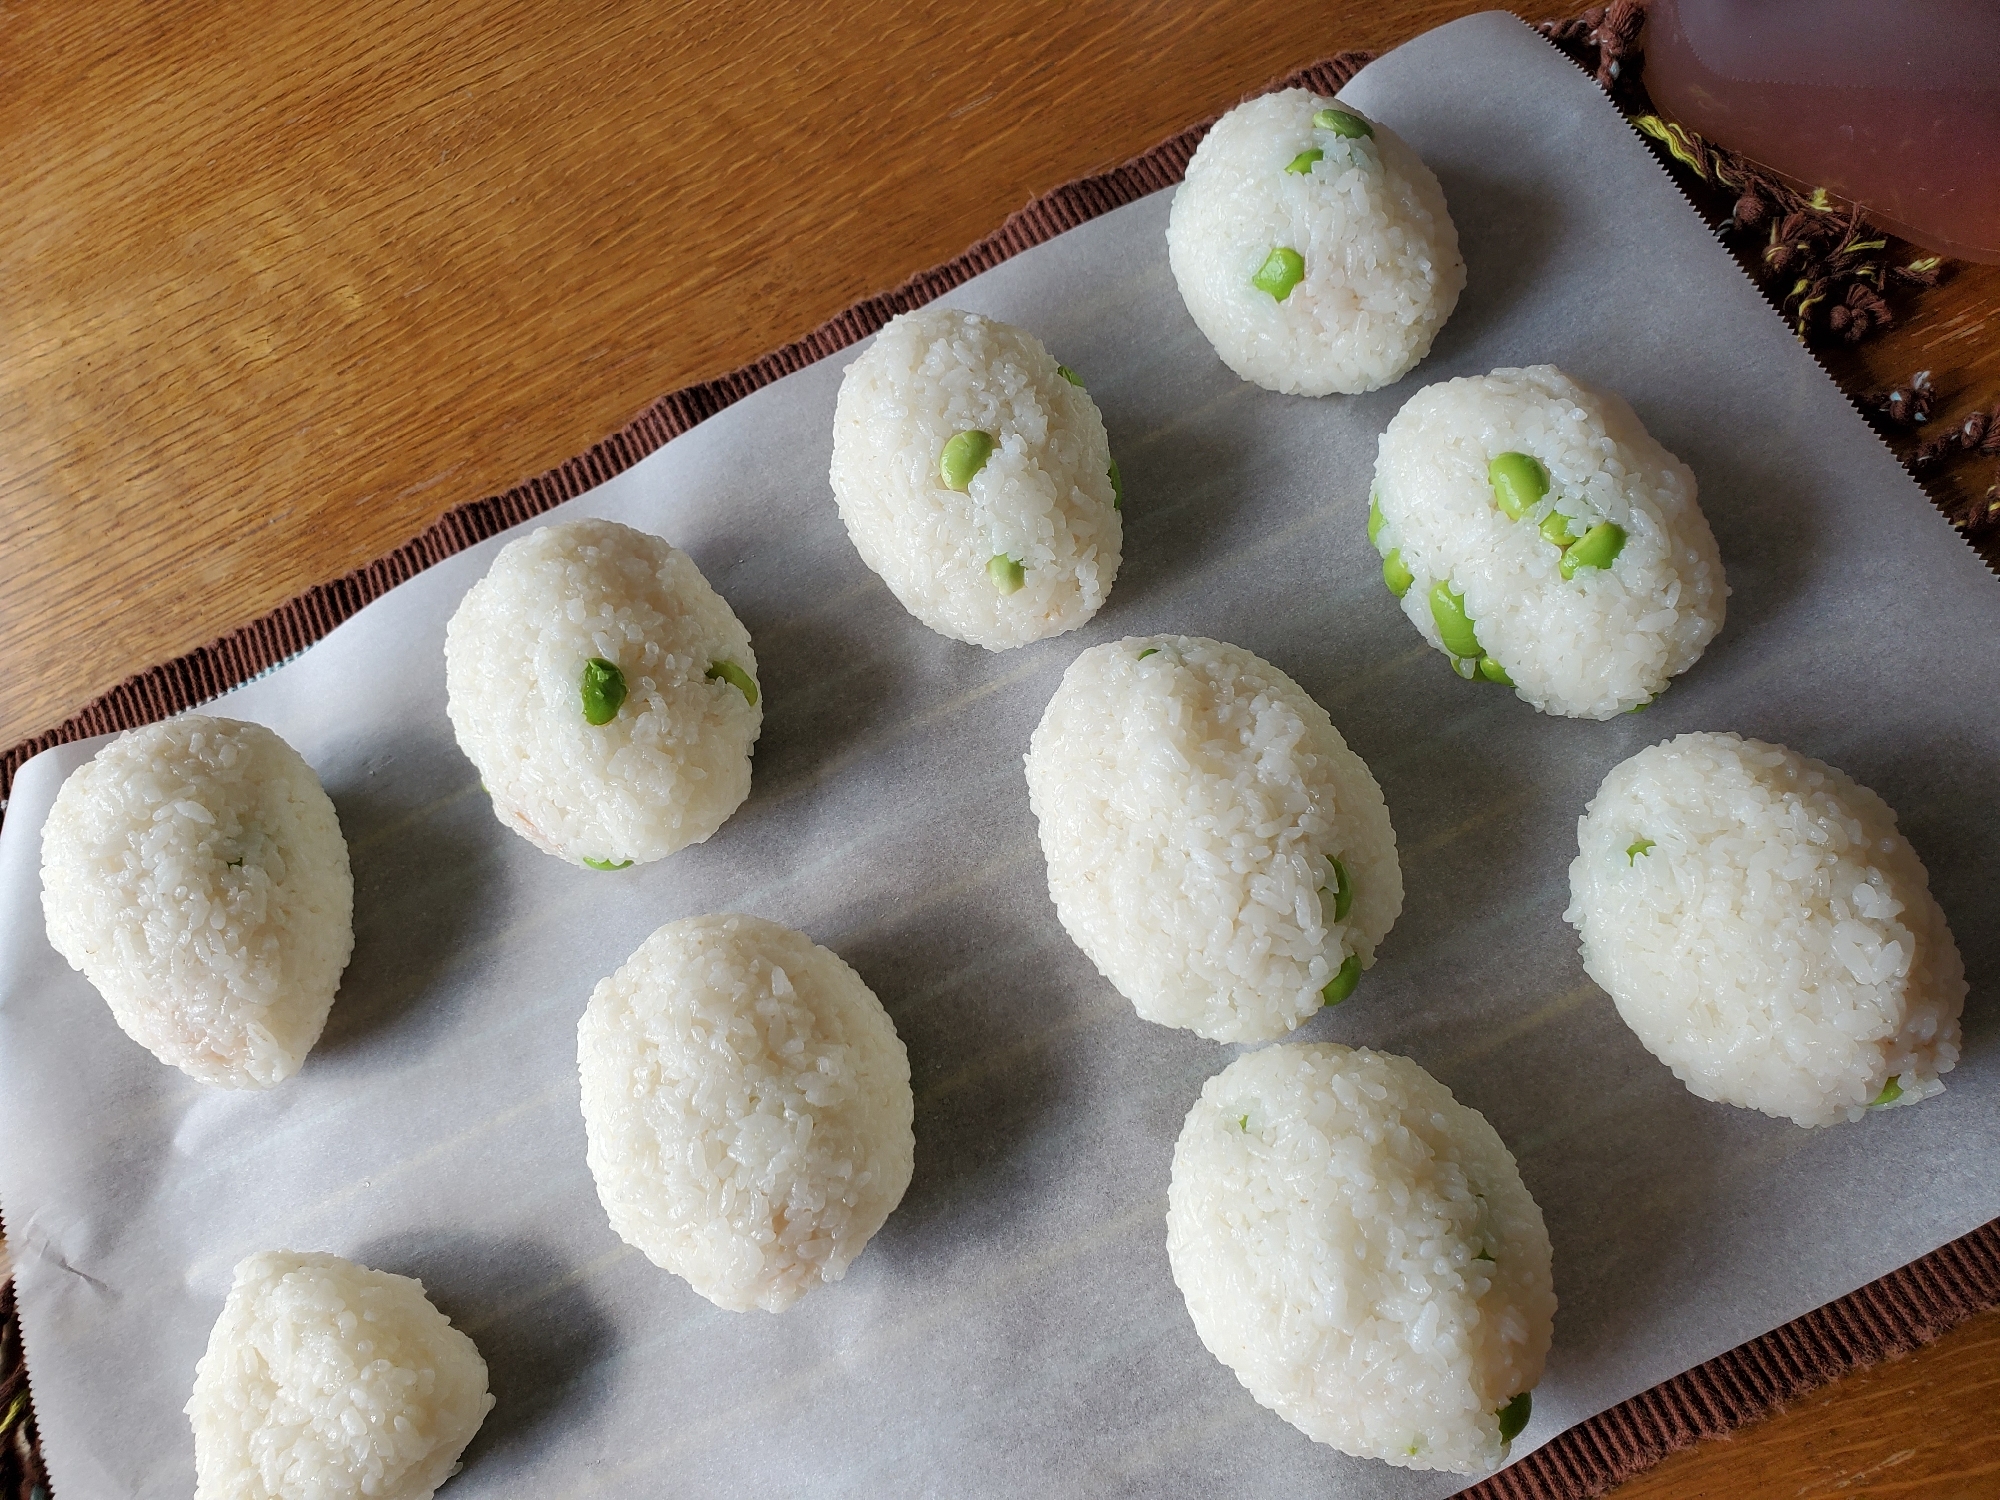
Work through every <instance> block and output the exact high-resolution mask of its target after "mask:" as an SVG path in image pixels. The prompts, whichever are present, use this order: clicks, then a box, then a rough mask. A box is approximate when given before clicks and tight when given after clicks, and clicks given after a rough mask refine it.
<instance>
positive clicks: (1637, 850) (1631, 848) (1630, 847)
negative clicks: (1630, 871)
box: [1625, 837, 1653, 865]
mask: <svg viewBox="0 0 2000 1500" xmlns="http://www.w3.org/2000/svg"><path fill="white" fill-rule="evenodd" d="M1652 847H1653V841H1652V840H1651V839H1649V838H1643V837H1642V838H1636V839H1634V840H1632V842H1631V843H1629V844H1627V845H1626V846H1625V863H1626V864H1628V865H1632V864H1637V863H1638V862H1639V856H1640V855H1642V854H1644V853H1645V852H1646V851H1647V850H1648V849H1650V848H1652Z"/></svg>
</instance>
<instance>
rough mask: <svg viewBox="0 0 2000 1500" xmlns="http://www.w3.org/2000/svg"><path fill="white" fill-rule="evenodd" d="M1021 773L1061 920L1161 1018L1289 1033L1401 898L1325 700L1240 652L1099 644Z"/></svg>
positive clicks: (1366, 794)
mask: <svg viewBox="0 0 2000 1500" xmlns="http://www.w3.org/2000/svg"><path fill="white" fill-rule="evenodd" d="M1027 776H1028V805H1029V807H1030V808H1032V809H1033V811H1034V814H1035V818H1036V820H1037V823H1038V826H1039V830H1040V834H1041V842H1042V853H1043V855H1044V856H1045V858H1046V859H1047V861H1048V871H1049V896H1050V899H1051V900H1053V901H1054V903H1055V908H1056V915H1057V917H1058V918H1060V919H1061V921H1062V924H1063V927H1064V929H1065V930H1067V931H1068V933H1069V935H1070V936H1071V937H1072V938H1074V939H1075V940H1076V944H1077V946H1078V947H1079V948H1081V949H1082V950H1083V952H1084V954H1085V955H1086V956H1087V957H1088V958H1089V959H1090V961H1091V962H1092V963H1094V964H1095V965H1096V966H1097V969H1098V972H1099V973H1101V974H1103V975H1104V977H1105V978H1106V979H1108V980H1110V981H1111V983H1112V984H1113V985H1115V986H1116V987H1117V989H1118V991H1119V992H1120V993H1121V994H1123V995H1124V996H1125V997H1126V998H1127V999H1128V1000H1130V1001H1131V1002H1132V1005H1133V1008H1134V1009H1135V1010H1137V1011H1138V1013H1139V1014H1140V1015H1141V1016H1144V1017H1145V1018H1146V1019H1147V1020H1149V1021H1158V1022H1160V1023H1161V1024H1162V1025H1166V1026H1179V1027H1184V1028H1186V1029H1188V1030H1190V1031H1194V1032H1196V1033H1198V1034H1200V1035H1202V1036H1205V1037H1211V1038H1213V1039H1215V1040H1217V1041H1225V1042H1251V1041H1266V1040H1269V1039H1270V1038H1272V1037H1278V1036H1283V1035H1284V1034H1285V1033H1286V1032H1288V1031H1291V1030H1292V1029H1293V1028H1294V1027H1296V1026H1297V1025H1298V1024H1299V1023H1300V1022H1301V1021H1303V1020H1305V1019H1306V1018H1307V1017H1308V1016H1310V1015H1312V1014H1313V1013H1314V1012H1315V1011H1317V1010H1318V1009H1319V1008H1320V1007H1321V1006H1323V1005H1328V1004H1338V1003H1339V1002H1340V1001H1342V1000H1345V999H1346V998H1347V997H1348V995H1349V994H1350V993H1352V991H1353V989H1354V987H1355V985H1356V983H1357V982H1358V981H1359V979H1360V977H1361V973H1362V971H1363V970H1364V969H1367V968H1369V967H1371V966H1372V965H1373V964H1374V962H1375V949H1376V945H1377V944H1379V943H1380V942H1381V941H1382V939H1383V937H1384V936H1385V935H1386V934H1387V933H1388V931H1389V928H1390V926H1391V925H1392V924H1393V923H1394V922H1395V920H1396V917H1397V915H1398V913H1400V912H1401V911H1402V909H1403V875H1402V869H1401V867H1400V866H1399V865H1398V863H1397V860H1396V834H1395V830H1394V829H1392V828H1391V827H1390V826H1389V809H1388V806H1387V804H1386V803H1384V801H1383V800H1382V789H1381V788H1380V787H1379V786H1377V785H1376V782H1375V778H1374V777H1373V776H1372V775H1370V774H1369V771H1368V767H1367V765H1366V764H1365V763H1364V762H1363V761H1362V759H1361V757H1360V756H1358V755H1356V754H1355V753H1354V752H1353V751H1352V750H1350V749H1348V748H1347V742H1346V741H1345V740H1344V739H1342V738H1341V735H1340V731H1339V730H1337V729H1335V728H1334V727H1333V721H1332V720H1331V719H1329V718H1328V717H1327V714H1326V710H1325V709H1323V708H1321V707H1320V706H1319V705H1318V704H1317V703H1315V702H1314V701H1313V700H1312V699H1311V698H1310V697H1309V696H1307V694H1306V691H1305V689H1303V688H1301V687H1300V686H1299V685H1298V684H1297V683H1295V682H1293V681H1292V679H1291V678H1289V677H1287V676H1286V675H1285V674H1284V673H1283V672H1281V671H1279V670H1278V669H1277V668H1276V667H1274V666H1272V665H1271V664H1270V663H1269V662H1267V661H1263V660H1261V659H1259V658H1258V657H1256V656H1254V655H1252V654H1251V653H1250V652H1248V651H1245V650H1243V649H1242V648H1241V647H1239V646H1230V645H1225V644H1224V643H1222V642H1220V641H1211V640H1205V639H1203V638H1201V637H1199V636H1184V635H1162V636H1147V637H1139V638H1131V639H1127V640H1123V641H1119V642H1117V643H1116V644H1113V645H1104V646H1093V647H1092V648H1091V649H1090V650H1088V651H1085V652H1084V653H1083V654H1082V655H1080V656H1078V657H1077V659H1076V660H1075V661H1074V662H1072V663H1071V664H1070V667H1069V670H1068V671H1067V672H1065V673H1064V674H1063V680H1062V684H1061V686H1059V687H1058V688H1057V689H1056V693H1055V696H1054V698H1052V699H1051V700H1050V702H1049V706H1048V708H1047V710H1046V711H1045V712H1044V713H1043V715H1042V721H1041V723H1040V725H1039V726H1037V728H1036V730H1035V732H1034V735H1033V737H1032V738H1031V740H1030V741H1029V746H1028V754H1027Z"/></svg>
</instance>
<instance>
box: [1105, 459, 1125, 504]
mask: <svg viewBox="0 0 2000 1500" xmlns="http://www.w3.org/2000/svg"><path fill="white" fill-rule="evenodd" d="M1104 472H1105V474H1106V475H1107V476H1109V478H1110V480H1111V508H1112V509H1113V510H1123V509H1124V508H1125V476H1124V475H1122V474H1120V473H1119V472H1118V460H1117V459H1115V458H1114V459H1112V460H1111V463H1110V465H1109V466H1108V467H1107V468H1106V469H1105V471H1104Z"/></svg>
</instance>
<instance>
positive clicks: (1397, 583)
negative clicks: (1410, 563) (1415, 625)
mask: <svg viewBox="0 0 2000 1500" xmlns="http://www.w3.org/2000/svg"><path fill="white" fill-rule="evenodd" d="M1382 581H1383V582H1384V583H1386V584H1388V585H1389V592H1390V593H1392V594H1394V595H1395V596H1396V597H1397V598H1398V599H1400V598H1402V597H1403V595H1405V594H1407V593H1409V591H1410V585H1411V584H1413V583H1415V582H1416V581H1417V578H1416V575H1415V574H1414V573H1412V572H1411V571H1410V570H1409V569H1408V568H1406V567H1404V566H1403V551H1402V549H1401V548H1400V547H1391V548H1390V549H1389V550H1388V551H1387V552H1386V553H1385V554H1383V557H1382Z"/></svg>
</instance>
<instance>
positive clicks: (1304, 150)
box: [1167, 89, 1465, 396]
mask: <svg viewBox="0 0 2000 1500" xmlns="http://www.w3.org/2000/svg"><path fill="white" fill-rule="evenodd" d="M1167 259H1168V262H1169V264H1170V265H1171V267H1172V269H1173V273H1174V280H1175V282H1176V283H1178V284H1179V287H1180V292H1181V298H1182V300H1183V301H1184V302H1186V304H1187V309H1188V312H1189V314H1190V315H1191V316H1192V317H1193V318H1194V321H1195V325H1196V326H1197V327H1199V328H1200V329H1201V331H1202V333H1203V335H1204V336H1206V337H1207V339H1208V341H1209V343H1211V344H1212V345H1214V346H1215V352H1216V353H1217V354H1219V355H1220V356H1221V357H1222V361H1223V363H1224V364H1226V365H1228V366H1229V368H1230V369H1232V370H1234V371H1235V372H1236V373H1237V374H1238V375H1241V376H1242V377H1243V378H1244V379H1245V380H1249V381H1254V382H1255V383H1256V384H1258V385H1260V386H1263V387H1264V388H1265V389H1266V390H1272V391H1283V392H1285V393H1287V394H1290V395H1305V396H1325V395H1329V394H1331V393H1333V392H1336V391H1339V392H1346V393H1350V394H1352V393H1356V392H1360V391H1372V390H1375V389H1376V388H1378V387H1380V386H1385V385H1388V384H1390V383H1392V382H1393V381H1396V380H1400V379H1401V378H1402V377H1403V376H1404V375H1406V374H1407V373H1409V371H1410V370H1412V369H1413V368H1415V366H1416V364H1417V362H1418V361H1419V360H1421V359H1422V358H1423V357H1424V356H1425V355H1426V354H1428V353H1429V352H1430V348H1431V340H1432V339H1433V338H1435V337H1436V335H1437V331H1438V329H1439V328H1440V327H1442V326H1443V324H1444V320H1445V319H1446V318H1448V317H1450V316H1451V310H1452V308H1453V307H1454V306H1456V305H1457V303H1458V294H1459V292H1460V291H1461V290H1463V289H1464V286H1465V262H1464V260H1463V259H1461V258H1460V256H1459V252H1458V231H1457V229H1456V228H1454V227H1453V225H1452V222H1451V215H1450V214H1449V213H1448V212H1446V210H1445V202H1444V192H1443V190H1442V189H1441V188H1439V186H1438V181H1437V178H1436V177H1434V176H1433V175H1432V174H1431V171H1430V169H1429V168H1428V167H1426V166H1425V165H1424V164H1423V162H1422V160H1421V159H1419V157H1418V156H1417V153H1416V152H1415V151H1413V150H1411V149H1410V147H1409V146H1408V145H1406V144H1405V143H1404V142H1403V141H1402V139H1401V138H1400V137H1398V136H1397V135H1396V133H1395V132H1394V131H1392V130H1390V129H1389V128H1388V127H1387V126H1385V125H1382V124H1381V123H1379V122H1377V121H1373V120H1369V119H1368V118H1367V117H1365V116H1364V115H1363V114H1362V113H1361V112H1360V111H1359V110H1357V109H1354V108H1353V107H1352V106H1350V105H1346V104H1341V103H1338V102H1337V101H1335V100H1332V99H1323V98H1320V97H1318V96H1317V95H1314V94H1311V93H1308V92H1307V91H1306V90H1304V89H1285V90H1283V91H1281V92H1279V93H1275V94H1266V95H1264V96H1263V97H1262V98H1258V99H1252V100H1249V101H1247V102H1246V103H1243V104H1239V105H1238V106H1237V107H1236V108H1235V109H1232V110H1230V111H1229V113H1227V114H1226V115H1224V116H1223V117H1222V118H1221V119H1219V120H1217V121H1216V122H1215V124H1214V126H1213V127H1211V128H1210V130H1209V132H1208V134H1207V136H1205V137H1204V138H1203V140H1202V143H1201V145H1200V146H1198V147H1197V148H1196V149H1195V153H1194V159H1193V160H1192V161H1190V162H1189V163H1188V168H1187V175H1186V176H1185V177H1184V178H1183V179H1182V181H1181V185H1180V187H1179V188H1177V189H1176V190H1175V192H1174V203H1173V209H1172V212H1171V214H1170V216H1169V218H1168V221H1167Z"/></svg>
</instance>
